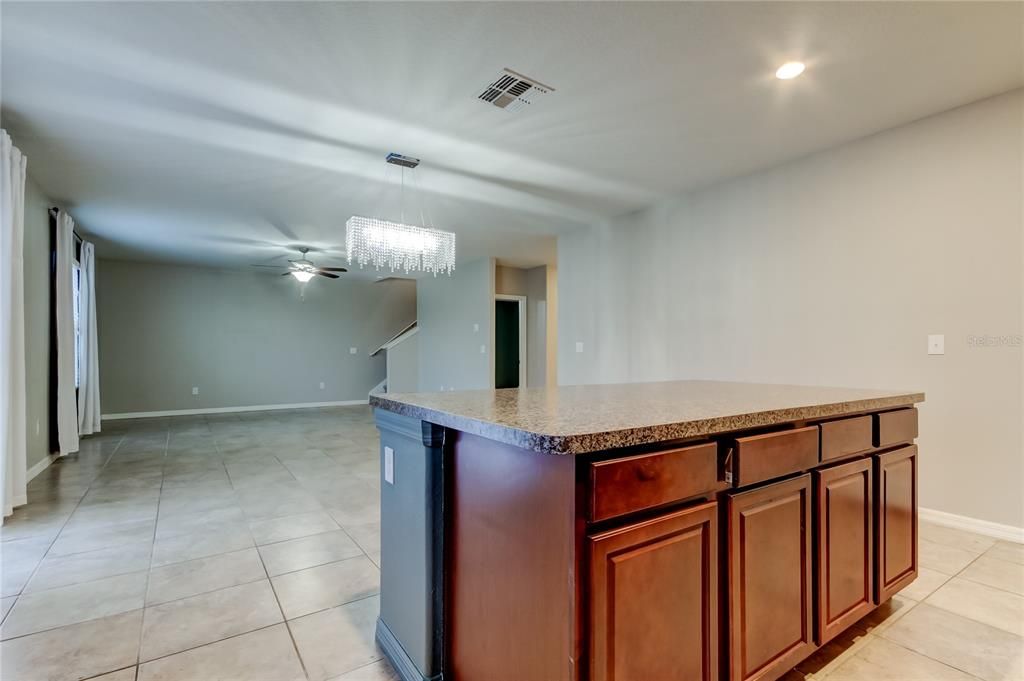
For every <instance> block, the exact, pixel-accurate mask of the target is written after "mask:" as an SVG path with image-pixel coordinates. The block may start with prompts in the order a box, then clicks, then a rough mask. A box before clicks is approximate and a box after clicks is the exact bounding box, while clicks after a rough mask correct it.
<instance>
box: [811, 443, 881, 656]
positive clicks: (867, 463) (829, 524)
mask: <svg viewBox="0 0 1024 681" xmlns="http://www.w3.org/2000/svg"><path fill="white" fill-rule="evenodd" d="M872 470H873V466H872V460H871V458H863V459H859V460H857V461H852V462H850V463H846V464H842V465H839V466H833V467H831V468H825V469H821V470H817V471H814V474H813V475H814V497H815V534H816V541H815V551H816V556H817V561H816V563H817V595H818V598H817V617H816V622H817V625H816V628H815V638H816V639H817V643H818V645H824V644H825V643H827V642H828V641H830V640H831V639H833V638H834V637H835V636H836V635H837V634H840V633H842V631H843V630H844V629H846V628H847V627H849V626H850V625H851V624H853V623H854V622H856V621H857V620H859V619H860V618H861V617H863V616H864V615H866V614H868V613H869V612H871V610H872V609H874V607H875V603H874V595H875V594H874V573H875V564H874V535H875V533H874V518H873V516H874V506H873V504H872V489H873V487H874V479H873V477H872Z"/></svg>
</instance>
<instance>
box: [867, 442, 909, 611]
mask: <svg viewBox="0 0 1024 681" xmlns="http://www.w3.org/2000/svg"><path fill="white" fill-rule="evenodd" d="M875 466H876V469H877V471H878V473H877V479H876V485H877V487H876V490H875V509H876V510H875V513H876V518H877V521H876V527H877V534H878V536H877V539H876V554H877V575H876V580H877V587H876V591H877V594H876V601H877V602H878V603H884V602H885V601H887V600H889V598H890V597H891V596H892V595H893V594H894V593H896V592H897V591H899V590H900V589H902V588H903V587H905V586H907V585H908V584H910V583H911V582H913V581H914V580H915V579H917V445H911V446H909V447H903V448H901V449H897V450H896V451H893V452H888V453H885V454H879V455H878V456H877V457H876V463H875Z"/></svg>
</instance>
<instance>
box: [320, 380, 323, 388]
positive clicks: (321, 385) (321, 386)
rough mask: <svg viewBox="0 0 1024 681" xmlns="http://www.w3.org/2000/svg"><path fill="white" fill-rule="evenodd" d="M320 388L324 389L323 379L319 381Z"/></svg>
mask: <svg viewBox="0 0 1024 681" xmlns="http://www.w3.org/2000/svg"><path fill="white" fill-rule="evenodd" d="M320 389H321V390H323V389H324V382H323V381H320Z"/></svg>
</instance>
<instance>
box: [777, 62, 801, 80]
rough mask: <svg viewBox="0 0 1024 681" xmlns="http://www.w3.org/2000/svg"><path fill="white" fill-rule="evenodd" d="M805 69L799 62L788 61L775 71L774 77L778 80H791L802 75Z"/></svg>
mask: <svg viewBox="0 0 1024 681" xmlns="http://www.w3.org/2000/svg"><path fill="white" fill-rule="evenodd" d="M805 68H807V67H806V66H804V63H803V62H801V61H788V62H786V63H785V64H783V65H782V66H780V67H779V68H778V70H776V71H775V77H776V78H778V79H779V80H792V79H794V78H796V77H797V76H799V75H800V74H801V73H803V72H804V69H805Z"/></svg>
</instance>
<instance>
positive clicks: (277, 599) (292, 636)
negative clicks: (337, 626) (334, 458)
mask: <svg viewBox="0 0 1024 681" xmlns="http://www.w3.org/2000/svg"><path fill="white" fill-rule="evenodd" d="M274 458H275V459H276V458H277V457H276V456H275V457H274ZM279 463H280V461H279ZM225 468H226V467H225ZM228 475H229V476H230V473H229V474H228ZM232 487H234V483H232ZM242 513H243V514H244V513H245V511H244V510H243V511H242ZM246 527H247V528H248V529H249V537H250V538H251V539H252V541H253V545H254V546H256V537H255V536H253V534H252V526H251V525H250V524H249V522H248V519H247V520H246ZM256 555H257V556H258V557H259V559H260V565H261V566H262V567H263V573H264V574H265V575H266V576H267V583H268V584H269V585H270V593H272V594H274V602H275V603H277V610H278V612H280V613H281V622H282V623H283V624H284V630H285V631H287V632H288V640H289V641H291V642H292V650H294V651H295V657H296V658H297V659H298V661H299V668H301V669H302V673H303V675H304V676H305V677H306V678H307V679H310V678H311V677H310V675H309V670H308V669H307V668H306V661H305V660H303V659H302V652H301V651H299V644H298V643H297V642H296V640H295V634H294V633H293V632H292V628H291V627H290V626H288V617H287V616H286V615H285V614H284V607H283V606H282V605H281V597H280V596H278V594H277V589H276V588H275V587H274V580H273V579H271V578H270V571H269V570H267V562H266V561H265V560H263V554H262V553H261V552H260V550H259V546H256Z"/></svg>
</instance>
